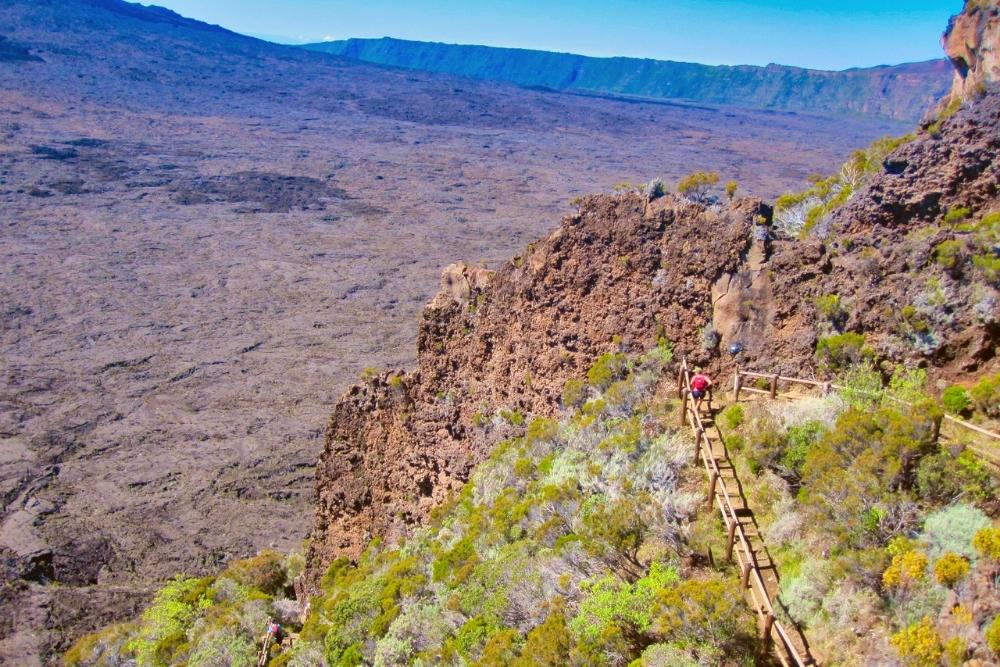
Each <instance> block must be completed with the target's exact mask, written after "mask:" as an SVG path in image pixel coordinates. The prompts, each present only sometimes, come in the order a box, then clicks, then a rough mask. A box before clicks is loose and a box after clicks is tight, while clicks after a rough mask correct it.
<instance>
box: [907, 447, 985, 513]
mask: <svg viewBox="0 0 1000 667" xmlns="http://www.w3.org/2000/svg"><path fill="white" fill-rule="evenodd" d="M917 491H918V492H919V494H920V497H921V499H924V500H930V501H936V502H940V503H950V502H954V501H956V500H959V499H965V500H968V501H974V502H981V501H985V500H988V499H989V498H990V497H992V495H993V480H992V478H991V477H990V473H989V470H987V469H986V466H985V465H983V463H982V461H980V460H979V458H978V457H977V456H976V455H975V454H973V453H972V452H971V451H969V450H963V451H962V452H961V453H959V455H958V456H953V455H952V454H951V452H949V451H948V450H947V449H946V448H942V449H941V450H940V451H939V452H938V453H937V454H933V455H931V456H927V457H925V458H924V459H923V460H921V461H920V465H919V466H918V468H917Z"/></svg>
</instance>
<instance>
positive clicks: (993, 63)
mask: <svg viewBox="0 0 1000 667" xmlns="http://www.w3.org/2000/svg"><path fill="white" fill-rule="evenodd" d="M998 44H1000V2H998V1H997V0H966V3H965V11H963V12H962V13H961V14H959V15H958V16H956V17H955V18H953V19H952V21H951V22H950V23H949V24H948V30H947V31H946V32H945V34H944V37H942V39H941V45H942V46H943V47H944V51H945V53H946V54H947V55H948V59H949V60H951V63H952V65H954V67H955V78H954V83H953V84H952V89H951V93H950V94H949V96H948V100H949V101H950V100H956V99H959V100H960V99H964V98H965V97H966V96H967V95H968V94H969V93H974V92H979V91H981V90H982V89H983V88H984V87H985V86H986V85H987V84H990V83H992V82H995V81H996V80H997V79H1000V52H998V46H997V45H998Z"/></svg>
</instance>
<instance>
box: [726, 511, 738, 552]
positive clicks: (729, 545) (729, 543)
mask: <svg viewBox="0 0 1000 667" xmlns="http://www.w3.org/2000/svg"><path fill="white" fill-rule="evenodd" d="M737 521H738V519H737V518H736V517H732V519H731V521H730V523H729V535H728V536H727V537H726V560H727V561H729V562H730V563H732V562H733V544H734V543H735V542H736V522H737Z"/></svg>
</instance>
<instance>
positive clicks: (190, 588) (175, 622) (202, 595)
mask: <svg viewBox="0 0 1000 667" xmlns="http://www.w3.org/2000/svg"><path fill="white" fill-rule="evenodd" d="M211 581H212V580H211V579H210V578H203V579H192V578H185V577H177V578H176V579H173V580H171V581H170V582H168V583H167V584H166V585H165V586H164V587H163V588H162V589H160V591H159V592H158V593H157V594H156V597H154V598H153V602H152V604H150V606H149V607H147V608H146V611H144V612H143V613H142V617H141V627H140V630H139V633H138V634H137V635H136V636H135V638H133V639H132V640H131V641H130V642H129V644H128V647H127V648H128V650H129V651H132V652H134V653H135V655H136V658H137V659H138V661H139V664H141V665H149V666H151V667H161V666H162V667H166V666H167V665H172V664H174V663H176V662H178V661H180V659H181V656H182V655H183V653H184V651H185V650H186V649H187V629H188V628H189V627H190V626H191V624H192V622H193V621H194V619H195V618H196V617H197V615H198V612H199V610H202V609H204V608H206V607H207V606H209V605H211V599H210V598H209V597H208V587H209V585H210V584H211Z"/></svg>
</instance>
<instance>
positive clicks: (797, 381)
mask: <svg viewBox="0 0 1000 667" xmlns="http://www.w3.org/2000/svg"><path fill="white" fill-rule="evenodd" d="M736 375H737V378H740V377H748V378H763V379H765V380H770V379H772V378H774V377H775V375H774V374H771V375H768V374H766V373H756V372H754V371H744V370H740V369H738V370H737V371H736ZM777 378H778V380H779V381H781V382H791V383H793V384H804V385H809V386H812V387H828V388H830V389H836V390H837V391H851V392H854V393H856V394H862V395H864V396H871V397H873V398H874V397H878V396H880V394H877V393H875V392H870V391H865V390H863V389H850V388H848V387H845V386H843V385H839V384H833V383H830V382H820V381H819V380H807V379H804V378H793V377H786V376H784V375H779V376H777ZM736 386H737V387H738V389H739V391H749V392H752V393H755V394H771V392H770V391H768V390H766V389H757V388H755V387H744V386H743V385H742V384H740V383H738V382H737V384H736ZM885 398H888V399H889V400H890V401H894V402H896V403H900V404H902V405H909V406H912V405H913V404H912V403H910V402H909V401H904V400H902V399H900V398H896V397H895V396H885ZM944 419H945V421H947V422H950V423H952V424H957V425H958V426H961V427H962V428H966V429H969V430H970V431H975V432H976V433H980V434H982V435H985V436H987V437H989V438H993V439H994V440H1000V433H994V432H993V431H990V430H987V429H985V428H983V427H981V426H976V425H975V424H970V423H969V422H967V421H965V420H963V419H959V418H957V417H953V416H952V415H945V416H944Z"/></svg>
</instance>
